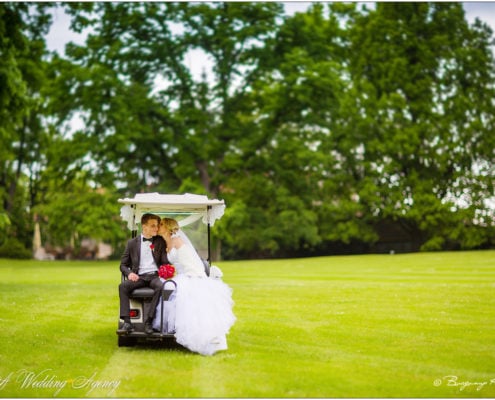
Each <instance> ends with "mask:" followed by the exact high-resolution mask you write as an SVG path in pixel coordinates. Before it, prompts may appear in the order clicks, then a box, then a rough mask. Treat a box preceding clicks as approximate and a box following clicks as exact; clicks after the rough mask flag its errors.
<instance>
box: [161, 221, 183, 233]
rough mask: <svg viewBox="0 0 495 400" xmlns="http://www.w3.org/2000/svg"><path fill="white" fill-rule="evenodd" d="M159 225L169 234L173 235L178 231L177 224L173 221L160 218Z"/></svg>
mask: <svg viewBox="0 0 495 400" xmlns="http://www.w3.org/2000/svg"><path fill="white" fill-rule="evenodd" d="M161 223H162V225H163V226H164V227H165V228H167V230H168V231H169V232H170V233H175V232H177V231H178V230H179V223H178V222H177V221H176V220H175V219H172V218H162V221H161Z"/></svg>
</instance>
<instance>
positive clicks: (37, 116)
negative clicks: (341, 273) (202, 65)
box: [0, 2, 495, 259]
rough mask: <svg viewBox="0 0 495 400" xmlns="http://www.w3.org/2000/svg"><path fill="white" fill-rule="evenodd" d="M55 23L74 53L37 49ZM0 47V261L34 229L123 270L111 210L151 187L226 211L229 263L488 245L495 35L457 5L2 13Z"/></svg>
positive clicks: (77, 7) (120, 7)
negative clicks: (93, 248)
mask: <svg viewBox="0 0 495 400" xmlns="http://www.w3.org/2000/svg"><path fill="white" fill-rule="evenodd" d="M52 7H58V8H59V9H62V8H64V9H65V10H66V12H67V13H69V14H70V15H71V17H72V26H71V29H73V30H74V31H76V32H87V33H88V36H87V41H86V43H85V45H84V46H79V45H76V44H74V43H69V44H68V45H67V47H66V54H65V55H63V56H62V55H60V54H57V53H55V52H49V51H48V50H47V48H46V43H45V39H44V38H45V35H46V33H47V32H48V29H49V27H50V24H51V23H52V13H51V11H52ZM0 39H1V40H0V54H1V57H0V198H1V200H2V201H1V203H0V254H3V255H4V256H5V255H6V254H7V255H9V256H12V257H15V256H21V255H25V254H30V249H31V246H32V238H33V229H34V222H35V221H39V222H40V226H41V233H42V240H43V243H50V244H52V245H58V246H69V245H71V246H75V247H77V246H78V245H80V241H81V239H82V238H85V237H92V238H95V239H97V240H102V241H105V242H107V243H110V244H111V245H113V246H114V248H115V249H116V254H117V255H120V254H119V252H120V251H121V249H122V246H123V244H124V242H125V239H126V238H127V236H128V232H127V231H126V229H125V227H124V225H123V224H122V223H121V221H120V216H119V209H120V206H119V204H118V203H117V199H118V198H120V197H127V196H133V195H134V193H137V192H155V191H156V192H160V193H184V192H192V193H199V194H207V195H208V196H210V197H213V198H221V199H224V200H225V202H226V204H227V210H226V214H225V217H224V218H223V219H222V220H221V221H220V222H219V223H218V224H216V225H215V229H214V234H215V235H216V238H217V239H218V240H219V241H220V242H221V246H222V249H221V250H222V256H223V257H224V258H229V259H236V258H255V257H291V256H307V255H319V254H337V253H351V252H389V251H392V250H393V251H396V252H401V251H417V250H423V251H428V250H445V249H448V250H451V249H478V248H488V247H493V245H494V242H495V236H494V233H495V229H494V226H495V221H494V209H493V203H492V204H491V206H490V204H489V203H488V202H487V199H490V198H491V199H493V198H494V196H495V193H494V186H493V185H494V181H495V180H494V178H495V167H494V165H495V162H494V161H495V151H494V149H495V134H494V133H495V132H494V122H495V115H494V112H493V110H494V109H495V104H494V99H495V88H494V82H495V63H494V58H493V52H492V49H493V44H494V39H493V34H492V31H491V30H490V28H489V27H488V26H487V25H486V24H484V23H482V22H480V21H479V20H477V21H476V22H475V23H474V24H469V23H468V22H467V21H466V18H465V15H464V10H463V8H462V4H461V3H376V7H375V8H373V9H368V8H366V7H365V6H362V5H358V4H357V3H347V4H344V3H333V4H313V5H312V6H311V7H309V8H308V11H307V12H304V13H296V14H294V15H293V16H290V17H289V16H287V15H286V14H285V12H284V7H283V5H282V4H281V3H272V2H268V3H261V2H253V3H238V2H232V3H229V2H217V3H213V2H212V3H210V2H208V3H206V2H200V3H189V2H182V3H157V2H150V3H127V2H115V3H114V2H98V3H72V2H71V3H1V4H0ZM194 49H201V50H202V51H203V52H204V53H206V54H207V55H208V56H209V58H210V60H211V61H212V65H213V67H212V70H211V71H205V73H204V74H203V76H202V78H201V79H197V78H195V77H194V76H193V74H192V73H191V70H190V69H189V67H188V63H187V62H185V59H186V58H185V57H186V54H188V52H189V51H191V50H194ZM158 81H160V82H162V84H161V85H159V86H157V84H156V82H158ZM74 116H79V117H80V118H81V119H82V121H83V127H82V128H81V127H78V128H77V129H74V125H71V120H72V118H73V117H74Z"/></svg>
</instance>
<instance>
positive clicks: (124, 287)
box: [119, 275, 163, 322]
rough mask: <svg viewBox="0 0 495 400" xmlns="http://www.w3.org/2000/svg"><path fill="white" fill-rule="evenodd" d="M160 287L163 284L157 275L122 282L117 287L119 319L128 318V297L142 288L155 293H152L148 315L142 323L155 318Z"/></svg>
mask: <svg viewBox="0 0 495 400" xmlns="http://www.w3.org/2000/svg"><path fill="white" fill-rule="evenodd" d="M162 286H163V283H162V281H161V280H160V278H159V277H158V275H153V276H145V275H142V276H140V277H139V280H137V281H136V282H134V281H130V280H125V281H123V282H122V283H121V284H120V285H119V297H120V318H122V319H124V318H125V317H129V313H130V311H131V310H130V307H129V296H130V295H131V293H132V291H133V290H134V289H138V288H142V287H150V288H151V289H153V290H154V291H155V293H153V298H152V299H151V303H150V311H149V313H148V314H149V315H148V316H147V317H146V318H145V319H144V321H145V322H146V320H147V319H153V318H154V317H155V312H156V306H157V305H158V301H160V291H161V289H162Z"/></svg>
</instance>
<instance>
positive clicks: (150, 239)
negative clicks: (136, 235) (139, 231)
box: [143, 237, 153, 243]
mask: <svg viewBox="0 0 495 400" xmlns="http://www.w3.org/2000/svg"><path fill="white" fill-rule="evenodd" d="M147 240H149V241H150V242H152V243H153V238H152V237H150V238H149V239H146V238H145V237H143V242H146V241H147Z"/></svg>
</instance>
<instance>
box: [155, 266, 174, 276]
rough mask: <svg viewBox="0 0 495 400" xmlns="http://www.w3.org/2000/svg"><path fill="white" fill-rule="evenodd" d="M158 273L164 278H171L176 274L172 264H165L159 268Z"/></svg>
mask: <svg viewBox="0 0 495 400" xmlns="http://www.w3.org/2000/svg"><path fill="white" fill-rule="evenodd" d="M158 275H159V276H160V278H163V279H170V278H172V277H173V276H174V275H175V267H174V266H173V265H172V264H164V265H162V266H160V268H159V269H158Z"/></svg>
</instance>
